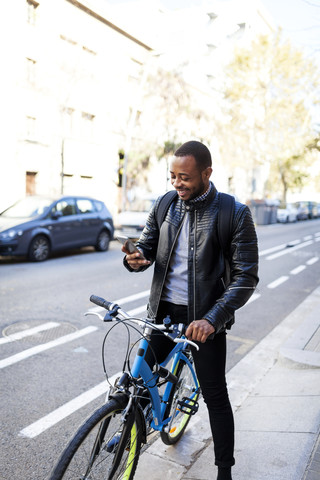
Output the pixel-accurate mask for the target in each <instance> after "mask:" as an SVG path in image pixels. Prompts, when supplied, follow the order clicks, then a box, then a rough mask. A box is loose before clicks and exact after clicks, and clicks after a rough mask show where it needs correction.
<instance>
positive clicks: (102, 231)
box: [0, 195, 114, 262]
mask: <svg viewBox="0 0 320 480" xmlns="http://www.w3.org/2000/svg"><path fill="white" fill-rule="evenodd" d="M113 234H114V226H113V219H112V216H111V214H110V212H109V210H108V209H107V207H106V206H105V204H104V203H103V202H101V201H99V200H95V199H93V198H89V197H80V196H79V197H75V196H62V197H59V198H52V197H41V196H36V195H31V196H29V197H26V198H24V199H23V200H20V201H19V202H17V203H15V204H14V205H12V206H11V207H9V208H8V209H6V210H5V211H4V212H2V213H1V214H0V255H12V256H16V255H21V256H27V257H28V258H29V260H31V261H34V262H41V261H43V260H47V258H48V257H49V256H50V253H51V252H54V251H57V250H66V249H70V248H78V247H84V246H93V247H95V249H96V250H97V251H100V252H105V251H106V250H108V248H109V242H110V240H112V239H113Z"/></svg>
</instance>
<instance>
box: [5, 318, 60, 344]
mask: <svg viewBox="0 0 320 480" xmlns="http://www.w3.org/2000/svg"><path fill="white" fill-rule="evenodd" d="M59 325H60V323H57V322H47V323H43V324H42V325H38V326H37V327H33V328H28V329H27V330H22V331H21V332H17V333H12V334H11V335H8V336H7V337H3V338H0V345H3V344H4V343H10V342H15V341H16V340H21V339H22V338H25V337H30V336H31V335H34V334H35V333H39V332H44V331H45V330H50V329H51V328H55V327H58V326H59Z"/></svg>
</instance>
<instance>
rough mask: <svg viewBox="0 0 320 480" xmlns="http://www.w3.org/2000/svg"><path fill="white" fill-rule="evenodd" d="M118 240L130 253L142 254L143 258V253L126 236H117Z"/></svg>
mask: <svg viewBox="0 0 320 480" xmlns="http://www.w3.org/2000/svg"><path fill="white" fill-rule="evenodd" d="M117 239H118V240H119V242H120V243H122V245H124V246H125V247H126V248H127V249H128V250H129V252H130V253H136V252H137V253H140V255H141V257H143V255H142V253H141V252H140V250H138V248H137V247H136V246H135V244H134V243H133V242H132V241H131V240H130V238H128V237H125V236H124V235H119V236H117Z"/></svg>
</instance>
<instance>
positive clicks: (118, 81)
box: [0, 0, 272, 213]
mask: <svg viewBox="0 0 320 480" xmlns="http://www.w3.org/2000/svg"><path fill="white" fill-rule="evenodd" d="M225 3H226V2H222V3H221V2H218V1H211V2H208V4H207V6H205V7H202V8H198V9H196V10H193V9H183V10H182V11H179V12H178V11H169V10H168V9H165V8H163V7H162V6H161V2H158V1H155V2H153V1H152V2H150V1H148V2H146V1H145V0H144V1H142V2H141V1H140V2H139V1H138V2H136V4H132V3H130V8H129V4H128V6H126V5H124V4H119V5H109V3H108V2H107V0H81V1H77V0H54V1H53V0H12V1H10V2H5V4H4V5H3V6H2V15H1V20H0V21H1V35H2V36H3V41H2V42H1V50H2V58H3V65H4V66H5V68H4V69H3V75H2V80H1V85H2V88H1V105H2V120H1V122H2V124H1V135H2V138H3V141H2V146H1V152H2V153H1V175H0V211H2V210H3V209H4V208H6V207H7V206H9V205H10V204H12V203H13V202H14V201H16V200H17V199H19V198H21V197H23V196H25V195H26V194H27V195H28V194H50V195H51V194H52V195H59V194H60V193H64V194H84V195H91V196H95V197H98V198H100V199H101V200H103V201H105V202H106V204H107V205H108V207H109V208H110V210H111V211H112V212H113V213H116V212H117V211H118V210H119V209H120V208H121V206H122V203H123V202H122V200H121V189H120V188H119V187H118V170H119V155H118V153H119V151H120V150H127V149H128V148H130V144H131V140H132V135H134V128H133V126H134V122H135V119H136V115H137V111H138V110H139V109H140V110H141V109H142V108H143V105H140V104H139V101H140V100H141V98H142V97H141V89H142V88H143V78H144V76H145V75H146V68H147V65H149V64H150V59H151V58H152V59H153V60H154V59H156V61H158V62H159V63H161V65H162V67H163V68H167V69H168V70H170V69H171V68H173V66H175V67H177V66H180V67H181V71H182V73H183V75H184V77H185V79H186V81H187V82H188V83H189V84H190V85H192V87H193V88H194V90H195V91H196V92H197V94H196V97H195V98H197V99H198V101H199V103H202V104H203V105H206V104H207V105H208V108H209V106H210V108H211V105H212V102H214V101H215V100H217V102H218V100H219V94H217V91H218V86H217V81H219V79H221V76H220V73H219V72H220V71H221V68H222V67H221V66H222V64H223V62H222V59H225V58H226V52H227V51H230V49H231V48H232V45H233V44H234V42H235V41H242V40H243V39H244V38H249V37H251V36H252V35H255V34H257V33H262V32H264V31H267V30H269V31H271V29H272V27H271V25H270V22H269V20H267V19H266V18H264V17H263V15H262V14H261V11H259V10H258V9H257V3H256V2H250V1H249V0H248V2H245V3H246V5H247V7H246V8H245V9H244V8H242V9H239V8H238V9H236V8H235V9H233V10H232V9H230V8H229V10H228V9H227V8H226V7H225V6H224V7H223V4H225ZM228 3H230V2H228ZM231 3H232V5H233V6H234V7H235V5H237V3H239V2H237V1H235V0H232V1H231ZM241 3H242V2H241ZM254 5H255V6H254ZM192 28H193V29H198V31H199V32H200V33H199V35H198V37H197V38H196V39H195V38H192V36H190V32H191V31H192ZM159 52H160V53H159ZM153 60H152V61H153ZM212 65H214V66H215V69H214V70H215V72H213V71H212ZM210 66H211V67H210ZM209 67H210V68H209ZM208 98H210V102H208V101H207V99H208ZM217 105H218V103H217ZM217 113H218V109H217ZM155 117H156V112H155ZM154 128H156V122H155V127H154ZM183 140H184V139H181V141H183ZM208 143H209V144H210V145H212V146H213V148H214V152H215V154H216V155H215V156H216V159H217V162H218V165H219V168H218V170H219V177H221V185H222V189H225V190H227V187H228V180H227V179H228V175H229V173H228V172H227V169H225V166H224V165H223V160H222V159H219V148H218V143H217V141H216V139H215V138H214V135H213V134H212V138H211V139H208ZM219 162H220V163H219ZM166 174H167V172H163V175H164V177H165V176H166ZM150 178H153V177H152V175H151V176H150ZM164 184H165V182H164ZM153 188H154V186H153V185H149V189H153Z"/></svg>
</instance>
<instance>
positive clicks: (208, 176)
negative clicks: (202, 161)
mask: <svg viewBox="0 0 320 480" xmlns="http://www.w3.org/2000/svg"><path fill="white" fill-rule="evenodd" d="M204 174H205V176H206V177H207V178H210V177H211V174H212V168H211V167H207V168H206V169H205V171H204Z"/></svg>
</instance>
